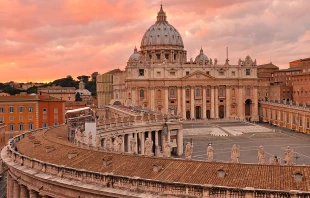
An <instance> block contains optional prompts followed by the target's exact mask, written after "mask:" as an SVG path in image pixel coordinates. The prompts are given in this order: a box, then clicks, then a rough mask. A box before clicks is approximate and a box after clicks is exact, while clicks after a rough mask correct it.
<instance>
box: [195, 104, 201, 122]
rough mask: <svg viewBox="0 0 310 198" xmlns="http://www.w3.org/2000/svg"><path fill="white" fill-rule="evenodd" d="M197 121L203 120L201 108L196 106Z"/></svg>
mask: <svg viewBox="0 0 310 198" xmlns="http://www.w3.org/2000/svg"><path fill="white" fill-rule="evenodd" d="M196 119H201V106H196Z"/></svg>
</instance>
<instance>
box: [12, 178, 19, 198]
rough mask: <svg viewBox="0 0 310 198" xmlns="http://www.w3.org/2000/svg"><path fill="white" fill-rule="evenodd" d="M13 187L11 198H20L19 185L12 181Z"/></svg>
mask: <svg viewBox="0 0 310 198" xmlns="http://www.w3.org/2000/svg"><path fill="white" fill-rule="evenodd" d="M13 185H14V194H13V197H14V198H20V189H19V184H18V182H17V181H16V180H14V181H13Z"/></svg>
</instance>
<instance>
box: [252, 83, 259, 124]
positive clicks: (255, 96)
mask: <svg viewBox="0 0 310 198" xmlns="http://www.w3.org/2000/svg"><path fill="white" fill-rule="evenodd" d="M253 99H254V101H255V103H254V106H253V114H252V121H258V120H259V119H258V97H257V86H254V88H253Z"/></svg>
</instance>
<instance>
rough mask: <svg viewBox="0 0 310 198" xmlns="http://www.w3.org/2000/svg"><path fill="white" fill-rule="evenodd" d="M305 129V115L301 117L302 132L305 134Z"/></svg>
mask: <svg viewBox="0 0 310 198" xmlns="http://www.w3.org/2000/svg"><path fill="white" fill-rule="evenodd" d="M306 128H307V121H306V115H305V114H304V115H302V132H303V133H306Z"/></svg>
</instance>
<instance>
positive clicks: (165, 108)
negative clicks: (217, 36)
mask: <svg viewBox="0 0 310 198" xmlns="http://www.w3.org/2000/svg"><path fill="white" fill-rule="evenodd" d="M164 92H165V94H164V95H165V96H164V113H166V114H167V113H168V97H169V96H168V87H165V88H164Z"/></svg>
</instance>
